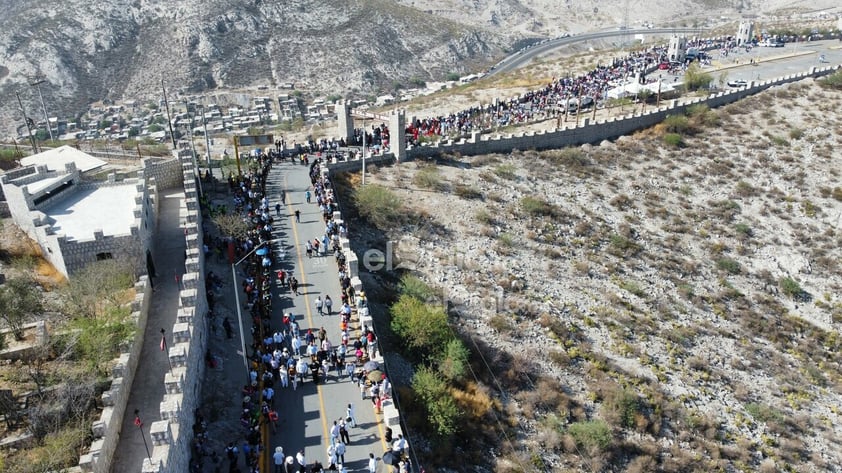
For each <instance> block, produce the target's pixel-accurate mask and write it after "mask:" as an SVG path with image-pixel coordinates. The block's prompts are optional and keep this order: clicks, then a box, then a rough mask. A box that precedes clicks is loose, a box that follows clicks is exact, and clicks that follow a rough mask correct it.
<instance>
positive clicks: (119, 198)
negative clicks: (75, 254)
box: [43, 183, 137, 240]
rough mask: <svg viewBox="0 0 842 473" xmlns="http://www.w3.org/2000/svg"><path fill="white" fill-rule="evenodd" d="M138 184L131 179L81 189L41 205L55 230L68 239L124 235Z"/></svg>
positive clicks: (131, 214) (130, 217) (128, 228)
mask: <svg viewBox="0 0 842 473" xmlns="http://www.w3.org/2000/svg"><path fill="white" fill-rule="evenodd" d="M136 195H137V187H136V186H135V184H133V183H127V184H124V185H113V186H103V187H99V188H96V189H81V190H79V191H78V192H76V193H74V194H71V195H69V196H68V197H67V198H66V199H61V200H59V201H58V202H55V203H54V204H53V205H50V206H49V207H48V208H46V209H44V210H43V212H44V213H45V214H46V215H47V217H49V220H50V223H51V224H52V226H53V229H54V230H55V232H56V233H57V234H58V233H63V234H64V235H66V236H67V239H68V240H93V239H94V230H99V229H101V230H102V233H103V235H126V234H129V233H130V232H131V226H132V224H134V222H135V218H134V209H135V207H136V204H135V196H136Z"/></svg>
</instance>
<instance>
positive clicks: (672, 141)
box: [664, 133, 684, 148]
mask: <svg viewBox="0 0 842 473" xmlns="http://www.w3.org/2000/svg"><path fill="white" fill-rule="evenodd" d="M664 143H666V144H667V145H669V146H673V147H676V148H683V147H684V138H682V137H681V135H679V134H678V133H666V134H665V135H664Z"/></svg>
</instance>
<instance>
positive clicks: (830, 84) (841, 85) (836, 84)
mask: <svg viewBox="0 0 842 473" xmlns="http://www.w3.org/2000/svg"><path fill="white" fill-rule="evenodd" d="M819 84H820V85H821V86H822V87H825V88H828V89H835V90H842V69H840V70H837V71H836V72H834V73H833V74H831V75H829V76H827V77H825V78H824V79H820V80H819Z"/></svg>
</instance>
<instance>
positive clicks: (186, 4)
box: [0, 0, 838, 136]
mask: <svg viewBox="0 0 842 473" xmlns="http://www.w3.org/2000/svg"><path fill="white" fill-rule="evenodd" d="M781 5H783V3H782V0H767V1H764V2H760V3H758V4H757V5H755V4H754V3H751V4H749V3H747V2H745V1H743V0H739V1H732V0H722V1H719V0H685V1H683V2H679V3H677V4H676V3H674V2H670V3H668V2H667V1H666V0H653V1H651V2H646V5H642V4H640V3H634V2H631V1H630V0H608V1H599V2H597V1H596V0H427V1H424V2H420V1H417V0H349V1H346V2H332V1H328V0H287V1H283V2H270V1H265V0H232V1H224V2H223V1H219V0H209V1H199V0H173V1H169V2H161V1H157V0H114V1H110V2H89V1H81V0H66V1H64V2H60V3H56V4H53V5H50V8H49V9H35V8H32V5H31V3H29V2H24V1H23V0H0V11H2V12H3V15H0V136H6V135H8V134H9V131H11V130H14V128H15V126H19V125H20V124H21V123H22V120H21V117H20V116H19V115H20V114H19V112H18V111H17V109H18V107H17V101H16V98H15V92H18V93H20V95H21V99H22V101H23V102H24V104H25V108H26V110H27V113H29V114H30V115H32V116H34V117H40V116H41V115H42V114H41V113H39V110H40V107H39V106H38V103H37V93H36V92H35V91H34V90H33V89H32V88H31V87H29V86H28V85H27V82H28V81H31V78H32V77H34V76H35V75H37V74H41V75H43V76H44V77H45V79H46V83H45V84H44V85H42V92H43V94H44V100H45V102H46V103H47V105H48V109H49V113H50V114H51V115H59V116H62V117H65V116H67V115H70V114H72V113H78V112H80V111H81V110H83V109H84V106H85V105H87V104H89V103H90V102H93V101H95V100H100V99H104V98H107V99H112V100H119V99H122V98H126V99H129V98H132V99H157V98H158V97H159V96H160V86H161V83H160V81H161V79H162V78H165V79H166V80H167V83H168V87H169V88H171V89H174V90H175V91H178V90H183V91H185V92H188V91H189V92H201V91H205V90H209V89H214V88H219V87H221V88H236V87H241V86H249V85H255V84H266V85H271V84H280V83H286V82H292V83H295V84H296V88H302V89H307V90H310V91H313V92H315V93H325V92H326V91H330V92H331V93H334V92H339V93H342V94H345V93H348V92H354V91H356V92H360V93H365V94H371V93H376V92H378V91H382V90H388V89H390V88H391V87H392V86H393V84H394V83H407V82H408V81H410V80H411V79H413V78H418V79H422V80H433V79H435V80H440V79H442V78H443V76H445V75H446V74H447V73H448V72H460V73H467V72H473V71H476V70H478V69H481V68H484V67H486V66H488V65H489V64H492V63H494V62H496V60H498V59H499V58H501V57H502V56H503V55H505V53H506V51H508V50H510V49H511V48H512V47H513V46H514V45H517V44H521V41H523V40H525V39H528V38H533V39H536V38H543V37H553V36H557V35H559V34H560V33H561V32H564V31H574V32H576V31H584V30H590V29H597V28H605V27H612V28H616V27H617V26H618V25H621V24H628V25H631V26H634V25H640V24H641V23H642V22H643V21H647V22H655V23H656V24H659V25H660V24H667V23H675V22H681V23H684V24H691V23H694V24H699V25H701V24H704V23H705V21H707V20H704V19H705V18H716V17H717V15H720V14H722V15H730V16H729V17H730V18H734V19H736V18H738V16H739V15H738V14H737V11H738V10H739V9H741V8H742V9H745V11H748V9H749V8H751V12H752V13H763V12H769V11H774V10H776V9H778V8H780V7H781ZM787 5H788V6H789V7H790V12H791V11H795V9H797V8H799V5H800V4H792V3H788V4H787ZM823 5H826V6H830V5H831V4H830V2H829V0H818V2H811V3H810V4H809V5H808V6H804V7H802V10H804V11H806V10H813V11H816V9H818V8H821V7H822V6H823ZM837 8H838V7H837Z"/></svg>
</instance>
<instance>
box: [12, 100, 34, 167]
mask: <svg viewBox="0 0 842 473" xmlns="http://www.w3.org/2000/svg"><path fill="white" fill-rule="evenodd" d="M15 96H16V97H17V98H18V106H20V111H21V113H23V122H24V123H25V124H26V131H28V132H29V143H30V144H31V145H32V153H34V154H37V153H38V147H37V146H36V145H35V137H34V136H32V126H31V123H32V119H31V118H29V117H27V116H26V110H24V109H23V102H21V100H20V94H19V93H17V92H15Z"/></svg>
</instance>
